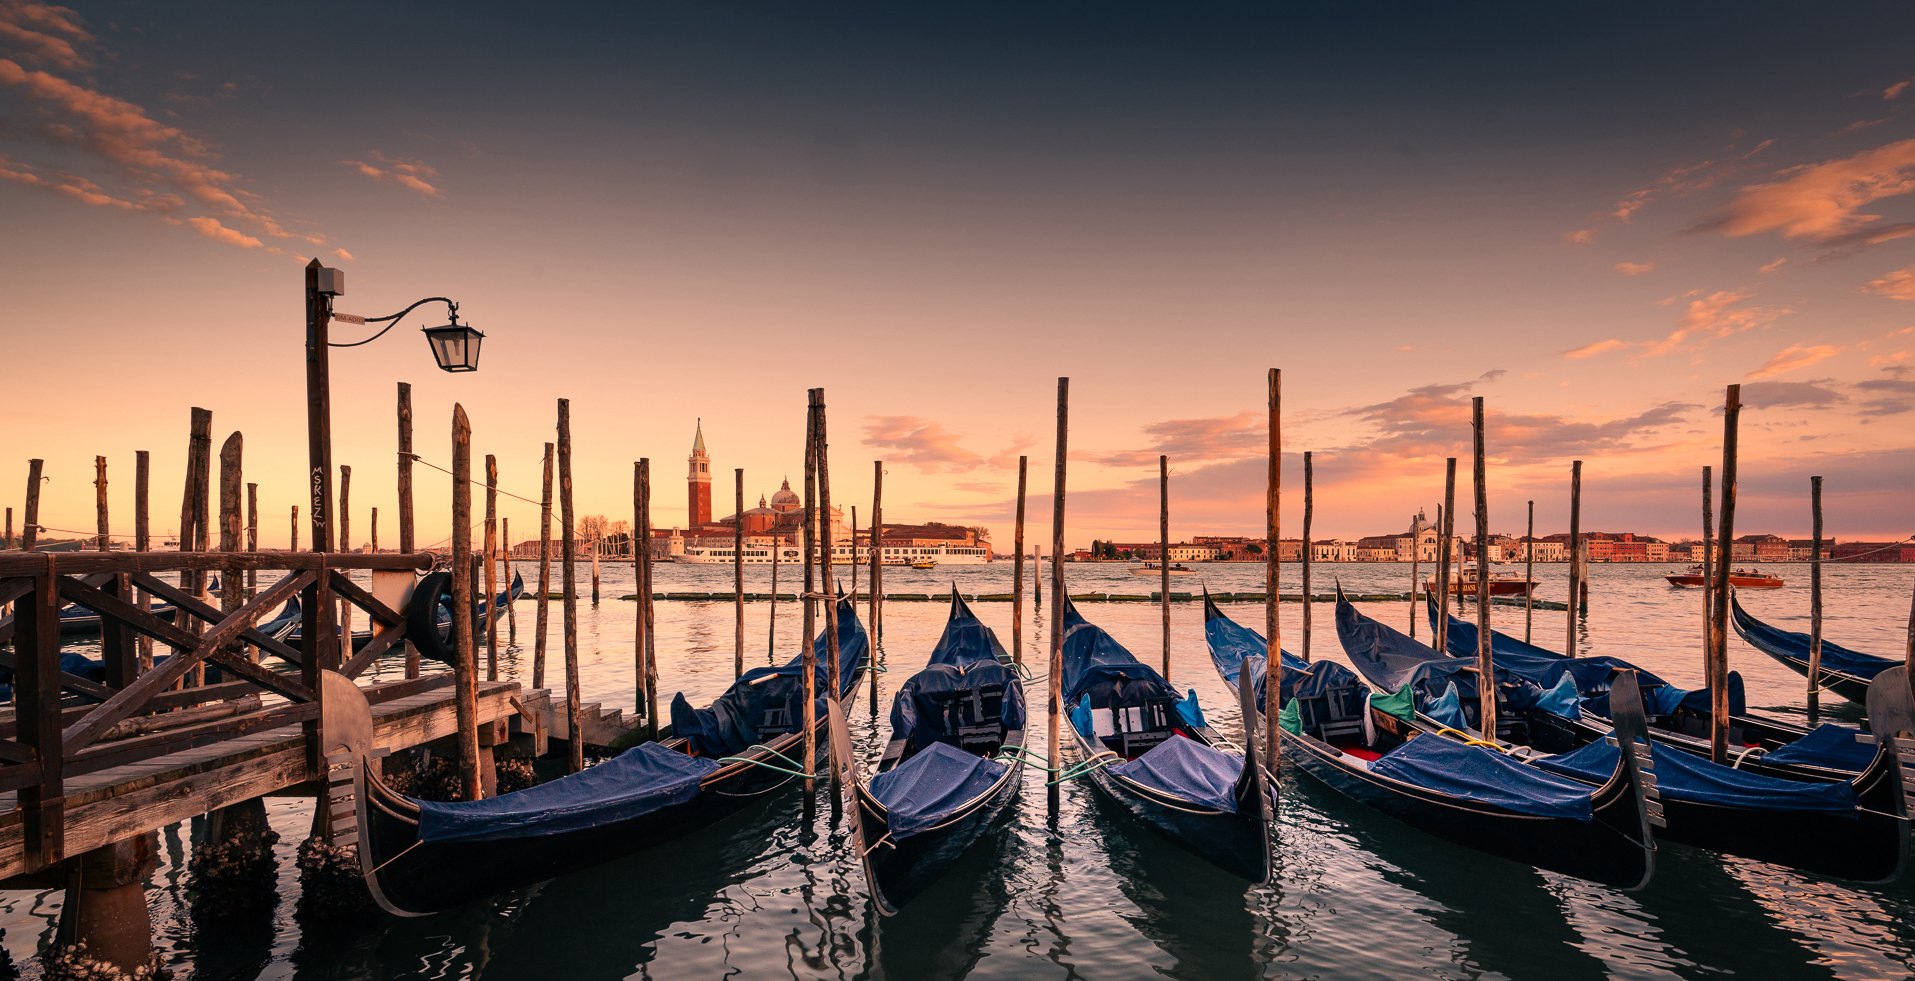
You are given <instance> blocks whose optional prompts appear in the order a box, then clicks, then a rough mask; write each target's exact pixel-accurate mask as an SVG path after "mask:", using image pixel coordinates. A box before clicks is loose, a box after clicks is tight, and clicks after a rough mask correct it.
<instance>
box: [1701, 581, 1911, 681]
mask: <svg viewBox="0 0 1915 981" xmlns="http://www.w3.org/2000/svg"><path fill="white" fill-rule="evenodd" d="M1729 609H1730V611H1731V612H1732V613H1734V614H1735V616H1734V620H1735V632H1736V633H1738V634H1741V635H1742V639H1743V640H1746V641H1748V642H1749V646H1751V647H1754V648H1755V649H1756V650H1759V651H1761V652H1763V653H1765V654H1767V655H1769V656H1770V657H1784V658H1791V659H1794V660H1797V661H1801V662H1802V663H1803V664H1807V663H1808V662H1809V635H1808V634H1802V633H1796V632H1795V631H1793V630H1783V629H1782V628H1780V627H1772V626H1769V625H1768V624H1766V623H1763V622H1762V621H1760V620H1757V619H1756V618H1755V617H1752V616H1750V615H1749V614H1748V613H1747V612H1745V611H1744V610H1743V609H1742V601H1741V600H1739V599H1738V600H1735V601H1734V602H1732V603H1731V604H1730V607H1729ZM1900 663H1902V662H1901V660H1900V659H1899V658H1897V659H1895V660H1890V659H1888V658H1885V657H1876V656H1875V655H1873V654H1863V653H1862V652H1860V651H1852V650H1849V649H1848V648H1846V647H1843V646H1842V645H1840V644H1831V643H1829V642H1828V641H1827V640H1824V641H1822V667H1823V669H1824V670H1828V671H1840V672H1842V673H1843V674H1852V675H1855V676H1856V677H1858V678H1868V679H1873V678H1874V677H1875V676H1876V675H1878V674H1881V673H1882V672H1883V671H1885V670H1887V669H1889V668H1892V667H1894V666H1895V665H1897V664H1900Z"/></svg>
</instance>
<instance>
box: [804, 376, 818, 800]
mask: <svg viewBox="0 0 1915 981" xmlns="http://www.w3.org/2000/svg"><path fill="white" fill-rule="evenodd" d="M817 486H818V400H817V394H816V391H815V390H814V391H812V392H808V393H806V404H805V491H804V517H805V527H804V532H803V536H802V537H803V542H804V544H803V545H802V546H801V547H802V548H803V549H804V559H805V562H804V565H805V591H804V610H805V614H804V635H803V636H802V637H801V638H800V640H799V647H800V649H801V653H800V655H799V656H800V659H801V664H802V665H803V671H804V675H805V705H804V719H805V759H804V771H805V823H806V824H807V825H809V824H810V823H811V821H812V819H813V818H815V817H816V816H817V814H818V780H817V777H816V776H815V775H814V774H815V768H816V767H817V765H818V650H817V646H816V644H815V643H813V640H812V637H813V636H814V634H815V632H816V630H817V627H818V602H817V582H816V580H815V576H816V574H817V568H816V556H815V553H814V552H813V549H814V548H816V547H817V540H818V539H817V530H818V526H817V511H816V510H814V506H815V505H816V503H817V501H816V499H815V498H814V496H813V494H814V492H815V491H816V489H817Z"/></svg>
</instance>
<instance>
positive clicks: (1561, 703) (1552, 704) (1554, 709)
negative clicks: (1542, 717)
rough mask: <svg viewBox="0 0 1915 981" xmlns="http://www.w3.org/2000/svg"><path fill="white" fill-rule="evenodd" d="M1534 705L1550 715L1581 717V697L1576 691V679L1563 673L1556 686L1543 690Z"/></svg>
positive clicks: (1571, 717) (1566, 717) (1567, 717)
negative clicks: (1541, 695)
mask: <svg viewBox="0 0 1915 981" xmlns="http://www.w3.org/2000/svg"><path fill="white" fill-rule="evenodd" d="M1536 707H1537V708H1539V709H1542V710H1543V711H1545V712H1548V713H1550V714H1551V715H1560V716H1562V717H1563V718H1565V719H1579V718H1581V717H1582V697H1581V696H1580V695H1578V694H1577V692H1576V679H1574V678H1571V677H1570V676H1568V675H1563V677H1562V680H1560V681H1558V682H1556V687H1554V688H1551V689H1550V690H1548V691H1546V692H1543V697H1542V698H1541V699H1540V700H1538V701H1537V702H1536Z"/></svg>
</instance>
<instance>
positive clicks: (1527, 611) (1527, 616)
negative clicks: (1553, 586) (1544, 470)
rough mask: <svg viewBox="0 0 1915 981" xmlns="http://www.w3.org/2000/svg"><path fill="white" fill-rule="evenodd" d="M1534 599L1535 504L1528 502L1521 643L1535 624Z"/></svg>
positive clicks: (1524, 547)
mask: <svg viewBox="0 0 1915 981" xmlns="http://www.w3.org/2000/svg"><path fill="white" fill-rule="evenodd" d="M1535 597H1536V502H1535V501H1534V500H1532V501H1530V502H1529V530H1528V531H1526V532H1524V533H1523V643H1525V644H1527V643H1529V628H1530V626H1531V625H1532V624H1533V623H1534V622H1535Z"/></svg>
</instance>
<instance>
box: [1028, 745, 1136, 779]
mask: <svg viewBox="0 0 1915 981" xmlns="http://www.w3.org/2000/svg"><path fill="white" fill-rule="evenodd" d="M1122 762H1124V758H1123V757H1122V756H1119V755H1117V754H1116V753H1113V752H1111V751H1110V750H1108V749H1107V750H1104V751H1103V752H1101V753H1098V754H1097V755H1096V756H1093V757H1091V758H1090V759H1088V760H1085V761H1084V762H1082V763H1078V764H1076V765H1074V766H1071V767H1067V768H1065V770H1064V772H1062V773H1060V774H1058V776H1057V779H1055V780H1052V781H1049V782H1047V783H1046V784H1045V786H1047V787H1055V786H1057V785H1058V784H1060V783H1064V782H1066V781H1070V780H1076V779H1078V778H1079V777H1085V776H1089V775H1090V774H1092V773H1096V772H1097V771H1098V770H1101V769H1103V768H1104V767H1107V766H1111V765H1112V764H1116V763H1122Z"/></svg>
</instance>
